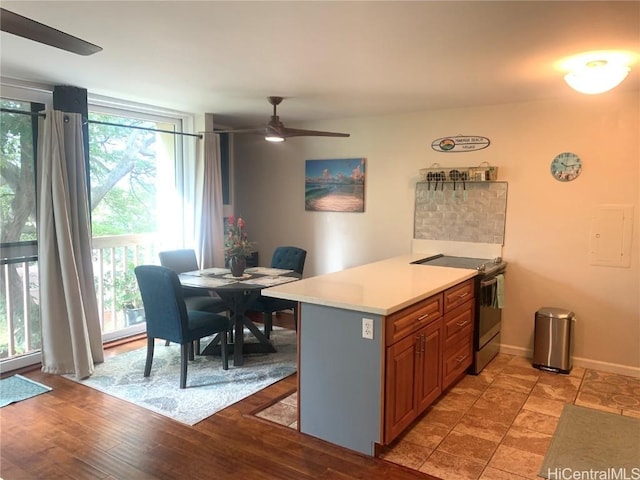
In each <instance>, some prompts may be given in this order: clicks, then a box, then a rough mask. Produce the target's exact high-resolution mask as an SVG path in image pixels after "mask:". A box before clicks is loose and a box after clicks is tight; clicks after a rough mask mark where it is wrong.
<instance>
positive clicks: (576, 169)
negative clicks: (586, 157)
mask: <svg viewBox="0 0 640 480" xmlns="http://www.w3.org/2000/svg"><path fill="white" fill-rule="evenodd" d="M580 172H582V161H581V160H580V157H578V156H577V155H576V154H575V153H571V152H564V153H560V154H558V155H556V157H555V158H554V159H553V160H552V161H551V175H553V178H555V179H556V180H558V181H560V182H570V181H571V180H575V179H576V178H578V175H580Z"/></svg>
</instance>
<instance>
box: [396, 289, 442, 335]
mask: <svg viewBox="0 0 640 480" xmlns="http://www.w3.org/2000/svg"><path fill="white" fill-rule="evenodd" d="M440 317H442V294H438V295H434V296H433V297H429V298H427V299H425V300H422V301H420V302H418V303H416V304H414V305H411V306H409V307H407V308H403V309H402V310H400V311H399V312H396V313H393V314H391V315H389V316H388V317H387V318H386V319H385V325H386V327H385V328H386V332H385V333H386V335H385V338H386V345H387V346H388V345H391V344H393V343H395V342H397V341H398V340H400V339H402V338H404V337H406V336H407V335H409V334H410V333H412V332H415V331H416V330H418V329H419V328H421V327H423V326H425V325H428V324H429V323H431V322H432V321H434V320H437V319H438V318H440Z"/></svg>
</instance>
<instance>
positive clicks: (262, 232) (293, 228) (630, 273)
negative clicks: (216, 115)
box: [235, 91, 640, 375]
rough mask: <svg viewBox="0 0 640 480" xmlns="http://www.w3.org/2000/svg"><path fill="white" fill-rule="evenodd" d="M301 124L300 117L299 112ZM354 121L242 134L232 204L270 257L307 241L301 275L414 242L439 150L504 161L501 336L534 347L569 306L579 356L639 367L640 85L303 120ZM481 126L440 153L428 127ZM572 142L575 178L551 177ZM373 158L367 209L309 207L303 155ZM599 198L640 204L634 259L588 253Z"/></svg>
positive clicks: (473, 161)
mask: <svg viewBox="0 0 640 480" xmlns="http://www.w3.org/2000/svg"><path fill="white" fill-rule="evenodd" d="M296 126H299V125H296ZM305 127H309V128H318V129H322V130H332V131H345V132H349V133H351V137H350V138H348V139H341V138H294V139H290V140H289V141H287V142H285V143H284V144H279V145H272V144H267V143H266V142H264V141H263V140H262V139H261V138H260V137H258V136H255V137H253V136H242V137H238V138H237V139H236V158H235V161H236V165H235V207H236V209H235V210H236V214H240V215H242V216H244V217H245V218H246V220H247V225H248V227H247V228H248V232H249V235H250V236H251V239H252V240H256V241H257V242H258V243H259V250H260V255H261V258H262V261H263V262H268V261H269V259H270V257H271V253H272V252H273V249H274V248H275V246H277V245H281V244H292V245H298V246H301V247H303V248H305V249H307V251H308V257H307V264H306V269H305V275H306V276H311V275H317V274H321V273H326V272H330V271H335V270H339V269H343V268H346V267H350V266H354V265H359V264H362V263H366V262H371V261H374V260H378V259H382V258H385V257H391V256H394V255H398V254H402V253H406V252H408V251H410V248H411V238H412V232H413V209H414V188H415V182H416V181H417V180H419V175H418V170H419V169H420V168H423V167H428V166H430V165H431V164H432V163H434V162H438V163H440V164H441V165H443V166H475V165H478V164H479V163H481V162H483V161H488V162H489V163H491V164H492V165H497V166H498V167H499V179H500V180H505V181H507V182H509V193H508V200H507V220H506V236H505V245H504V248H503V257H504V258H505V259H506V260H507V261H508V262H509V269H508V280H507V284H506V306H505V309H504V317H503V318H504V323H503V339H502V342H503V347H504V350H505V351H509V352H511V353H517V354H522V355H526V354H528V353H530V350H531V348H532V340H533V326H534V314H535V311H536V310H537V309H538V308H540V307H543V306H556V307H561V308H567V309H570V310H573V311H574V312H575V313H576V317H577V322H576V330H575V342H574V347H575V352H574V354H575V357H574V358H575V363H576V364H583V365H586V366H592V367H595V368H601V369H604V370H612V371H622V372H623V373H627V374H632V375H640V306H639V304H640V300H639V298H640V267H639V259H638V257H639V256H640V246H639V241H638V239H639V235H638V231H639V230H640V223H639V213H640V206H639V202H638V200H640V198H639V188H638V185H639V183H640V181H639V180H640V168H639V163H640V134H639V132H640V98H639V95H638V93H637V92H636V93H617V92H615V91H614V92H609V93H608V94H604V95H599V96H582V95H578V94H576V96H575V97H571V99H570V100H566V99H565V100H563V101H539V102H529V103H522V104H510V105H495V106H489V107H482V108H469V109H456V110H446V111H431V112H419V113H412V114H403V115H394V116H386V117H375V118H359V119H344V120H341V121H332V122H322V123H316V124H313V125H305ZM457 134H463V135H482V136H486V137H489V138H490V139H491V145H490V146H489V148H487V149H485V150H481V151H477V152H468V153H457V154H451V153H450V154H444V153H438V152H435V151H433V150H432V149H431V148H430V143H431V141H432V140H433V139H435V138H438V137H443V136H449V135H457ZM565 151H571V152H574V153H576V154H578V155H579V156H580V157H581V159H582V161H583V171H582V174H581V175H580V177H579V178H578V179H577V180H575V181H573V182H570V183H560V182H558V181H556V180H554V179H553V178H552V177H551V174H550V172H549V167H550V163H551V160H552V159H553V157H554V156H555V155H556V154H558V153H561V152H565ZM345 157H366V158H367V164H366V199H365V212H364V213H333V212H331V213H330V212H306V211H305V210H304V164H305V160H306V159H314V158H345ZM599 204H632V205H633V206H634V219H633V228H634V233H633V245H632V265H631V268H612V267H601V266H600V267H596V266H591V265H589V256H588V248H589V229H590V216H591V214H592V212H593V208H594V207H595V206H596V205H599Z"/></svg>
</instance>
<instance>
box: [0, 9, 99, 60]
mask: <svg viewBox="0 0 640 480" xmlns="http://www.w3.org/2000/svg"><path fill="white" fill-rule="evenodd" d="M0 30H2V31H3V32H7V33H11V34H13V35H18V36H19V37H24V38H28V39H29V40H33V41H35V42H40V43H44V44H46V45H50V46H52V47H56V48H60V49H62V50H66V51H68V52H72V53H77V54H78V55H85V56H86V55H92V54H94V53H97V52H99V51H100V50H102V47H99V46H97V45H94V44H93V43H89V42H87V41H85V40H82V39H81V38H78V37H74V36H73V35H69V34H68V33H65V32H62V31H60V30H57V29H55V28H53V27H50V26H48V25H45V24H44V23H40V22H36V21H35V20H31V19H30V18H27V17H23V16H22V15H18V14H17V13H13V12H10V11H9V10H5V9H4V8H0Z"/></svg>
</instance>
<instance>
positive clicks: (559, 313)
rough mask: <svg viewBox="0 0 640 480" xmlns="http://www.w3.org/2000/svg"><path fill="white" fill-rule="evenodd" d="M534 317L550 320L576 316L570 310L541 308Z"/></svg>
mask: <svg viewBox="0 0 640 480" xmlns="http://www.w3.org/2000/svg"><path fill="white" fill-rule="evenodd" d="M536 315H540V316H544V317H550V318H573V317H575V316H576V314H575V313H573V312H572V311H571V310H566V309H564V308H556V307H542V308H541V309H540V310H538V311H537V312H536Z"/></svg>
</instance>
